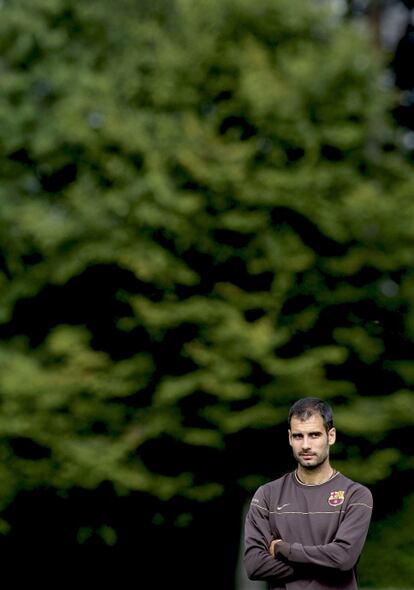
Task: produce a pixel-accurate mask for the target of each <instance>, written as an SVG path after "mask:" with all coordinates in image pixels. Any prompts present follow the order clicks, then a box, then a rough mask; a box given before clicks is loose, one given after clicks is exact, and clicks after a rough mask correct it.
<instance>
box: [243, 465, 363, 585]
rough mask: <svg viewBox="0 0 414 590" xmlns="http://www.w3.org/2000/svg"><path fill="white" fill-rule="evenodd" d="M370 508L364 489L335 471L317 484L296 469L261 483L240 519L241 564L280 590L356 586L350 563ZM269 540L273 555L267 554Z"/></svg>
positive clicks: (354, 560) (358, 547)
mask: <svg viewBox="0 0 414 590" xmlns="http://www.w3.org/2000/svg"><path fill="white" fill-rule="evenodd" d="M371 513H372V495H371V492H370V491H369V490H368V488H366V487H364V486H362V485H361V484H358V483H356V482H354V481H352V480H350V479H348V478H347V477H345V476H344V475H342V474H341V473H339V472H337V473H336V475H334V477H333V478H331V479H330V480H329V481H327V482H325V483H322V484H319V485H306V484H303V483H301V482H300V481H299V480H298V479H297V477H296V472H293V473H288V474H287V475H284V476H283V477H281V478H279V479H276V480H275V481H271V482H269V483H267V484H265V485H263V486H261V487H260V488H259V489H258V490H257V491H256V493H255V495H254V497H253V500H252V502H251V505H250V508H249V511H248V513H247V516H246V523H245V554H244V564H245V568H246V571H247V575H248V576H249V578H250V579H252V580H266V581H267V582H268V584H269V587H270V588H284V589H285V590H305V589H306V590H328V589H329V590H333V589H334V590H357V588H358V586H357V581H356V564H357V561H358V559H359V556H360V554H361V551H362V547H363V545H364V542H365V539H366V536H367V532H368V526H369V522H370V519H371ZM273 539H282V540H283V542H282V543H280V544H277V545H276V548H277V553H276V555H275V557H272V556H271V555H270V554H269V545H270V542H271V541H272V540H273Z"/></svg>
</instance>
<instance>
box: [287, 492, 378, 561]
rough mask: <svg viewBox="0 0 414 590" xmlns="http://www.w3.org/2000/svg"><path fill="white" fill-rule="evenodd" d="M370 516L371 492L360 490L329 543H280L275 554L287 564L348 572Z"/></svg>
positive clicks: (355, 556)
mask: <svg viewBox="0 0 414 590" xmlns="http://www.w3.org/2000/svg"><path fill="white" fill-rule="evenodd" d="M371 513H372V495H371V492H370V491H369V490H368V489H367V488H365V487H362V486H361V487H360V488H359V489H358V490H357V491H356V492H355V493H354V494H353V496H352V498H351V499H350V502H349V504H348V506H347V508H346V512H345V517H344V519H343V521H342V522H341V524H340V526H339V527H338V530H337V533H336V535H335V538H334V539H333V541H332V542H331V543H327V544H326V545H302V544H300V543H286V542H284V541H283V542H282V543H279V544H278V545H277V554H282V555H283V556H284V557H285V558H286V559H287V560H288V561H289V562H290V563H298V564H299V563H301V564H313V565H319V566H323V567H328V568H337V569H339V570H341V571H347V570H350V569H352V568H353V567H354V566H355V564H356V563H357V561H358V558H359V556H360V553H361V551H362V547H363V545H364V543H365V539H366V536H367V533H368V527H369V523H370V520H371Z"/></svg>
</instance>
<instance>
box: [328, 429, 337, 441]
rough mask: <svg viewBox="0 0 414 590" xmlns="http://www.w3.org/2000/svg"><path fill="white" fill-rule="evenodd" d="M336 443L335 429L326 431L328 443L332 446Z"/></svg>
mask: <svg viewBox="0 0 414 590" xmlns="http://www.w3.org/2000/svg"><path fill="white" fill-rule="evenodd" d="M335 441H336V428H331V429H330V430H328V443H329V444H330V445H333V444H334V442H335Z"/></svg>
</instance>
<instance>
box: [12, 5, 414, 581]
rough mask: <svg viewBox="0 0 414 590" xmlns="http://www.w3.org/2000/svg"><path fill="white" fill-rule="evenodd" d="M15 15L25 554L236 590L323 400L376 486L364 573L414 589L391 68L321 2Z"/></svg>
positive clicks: (18, 397)
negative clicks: (248, 517)
mask: <svg viewBox="0 0 414 590" xmlns="http://www.w3.org/2000/svg"><path fill="white" fill-rule="evenodd" d="M0 16H1V18H0V73H1V78H0V80H1V91H0V150H1V158H0V174H1V184H0V227H1V232H0V268H1V272H0V289H1V299H0V322H1V324H0V459H1V460H0V479H1V487H0V502H1V510H2V514H1V518H2V519H1V521H0V529H1V531H0V532H1V534H2V536H1V540H0V546H1V547H2V550H3V552H4V554H9V553H10V555H11V556H16V555H17V554H18V555H19V556H23V555H26V556H27V559H28V560H30V563H31V564H32V567H33V564H35V565H34V569H30V572H31V575H32V574H33V576H34V577H36V576H37V577H38V578H39V580H42V581H43V582H44V583H46V578H47V579H48V580H51V581H52V582H53V580H54V578H53V576H51V575H49V570H50V569H51V567H52V564H53V565H57V566H58V567H59V568H60V570H59V571H60V576H61V577H65V578H66V576H68V575H73V574H74V576H75V579H77V576H81V574H80V573H79V572H80V568H81V565H82V564H83V565H84V566H85V564H86V565H87V574H82V576H84V575H89V576H90V577H91V578H92V579H94V580H95V581H96V580H97V579H98V578H99V579H101V580H106V579H107V577H109V576H110V575H111V576H112V575H114V576H115V578H116V580H117V583H118V587H123V582H122V581H121V580H123V579H124V578H125V580H126V579H127V577H130V578H131V576H132V579H133V580H134V583H136V585H137V586H138V587H140V588H141V587H143V588H164V587H170V586H174V587H180V588H181V589H184V588H194V587H197V588H198V589H204V588H210V587H211V586H212V585H213V584H214V587H215V588H216V589H220V588H223V589H226V590H231V588H233V583H234V582H233V579H234V574H235V568H236V565H237V558H238V552H239V542H240V535H241V524H242V523H241V514H242V510H243V507H244V506H245V505H246V502H247V501H248V499H249V498H250V496H251V494H252V493H253V491H254V490H255V488H256V487H257V486H258V485H259V484H261V483H263V482H264V481H268V480H269V479H273V478H275V477H278V476H280V475H282V474H283V473H284V472H285V471H286V470H288V469H292V468H293V463H292V459H291V455H290V449H289V447H288V445H287V439H286V415H287V411H288V408H289V406H290V405H291V404H292V403H293V402H294V401H295V400H296V399H297V398H299V397H303V396H307V395H311V396H318V397H322V398H324V399H326V400H327V401H328V402H329V403H331V404H332V406H333V407H334V410H335V421H336V426H337V428H338V432H339V437H338V438H339V440H338V443H337V444H336V446H335V451H334V457H333V463H334V465H335V466H336V467H337V468H339V469H341V470H342V471H343V472H344V473H345V474H346V475H348V476H350V477H352V478H355V479H357V480H358V481H360V482H362V483H364V484H366V485H368V486H369V487H370V488H371V490H372V491H373V493H374V497H375V511H374V521H373V525H372V528H371V531H370V536H369V540H368V543H367V545H366V548H365V551H364V554H363V558H362V561H361V564H360V575H361V584H362V585H364V586H367V587H378V586H386V585H393V586H398V585H400V586H401V587H403V586H405V587H406V586H407V585H410V584H411V583H412V580H413V577H414V571H413V564H412V560H411V559H410V557H409V554H410V553H409V551H408V548H407V547H409V545H410V539H411V532H412V529H411V524H410V521H411V519H412V515H413V511H414V505H413V495H412V486H411V484H410V482H411V478H412V471H413V465H414V464H413V458H412V455H411V453H412V435H411V432H412V425H413V415H414V396H413V383H414V364H413V360H412V359H413V351H414V308H413V304H414V273H413V261H414V249H413V243H414V216H413V213H414V201H413V189H414V169H413V167H412V163H411V158H410V154H409V153H407V151H406V150H405V149H404V145H403V143H402V141H401V130H400V129H399V128H398V127H397V124H396V123H395V122H394V119H393V117H392V112H393V109H394V108H395V105H396V104H397V103H398V96H397V95H398V93H397V90H396V89H395V88H393V87H392V86H391V85H390V84H389V82H387V71H388V70H387V68H388V65H387V64H388V61H387V60H388V57H389V56H387V55H385V53H384V52H382V51H381V50H379V49H378V47H377V46H376V45H375V43H374V42H373V40H372V39H371V37H370V34H369V30H368V29H364V28H363V27H361V26H360V24H359V25H358V23H355V22H354V21H353V20H347V19H345V18H343V17H342V16H341V15H340V14H339V13H337V12H335V10H334V9H333V10H331V9H330V8H329V3H325V4H324V3H320V2H314V1H313V2H311V1H310V0H309V1H308V0H306V1H304V0H257V1H256V2H251V0H250V1H248V0H220V1H218V0H208V1H207V0H205V1H201V0H200V1H197V2H196V1H191V0H175V1H172V0H169V1H168V2H167V1H164V2H163V1H160V0H157V1H152V2H146V1H143V0H141V1H138V0H134V1H133V0H121V1H120V2H118V3H116V4H114V3H110V2H109V1H105V0H89V1H88V2H79V1H77V2H75V1H71V0H36V1H30V2H29V1H28V0H15V1H12V0H9V1H7V0H5V1H4V2H3V3H2V5H1V11H0ZM33 557H34V559H33ZM20 558H21V560H22V561H21V563H22V564H23V567H22V568H21V569H20V573H24V563H25V561H24V559H25V558H23V557H20ZM26 573H27V572H26ZM79 579H82V580H83V579H84V578H83V577H81V578H79ZM127 583H128V585H129V582H126V581H125V584H124V585H126V584H127Z"/></svg>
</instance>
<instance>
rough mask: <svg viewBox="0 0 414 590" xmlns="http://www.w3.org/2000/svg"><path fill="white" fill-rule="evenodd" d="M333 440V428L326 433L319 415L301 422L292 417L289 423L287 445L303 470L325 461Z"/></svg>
mask: <svg viewBox="0 0 414 590" xmlns="http://www.w3.org/2000/svg"><path fill="white" fill-rule="evenodd" d="M335 438H336V431H335V428H331V429H330V430H329V432H326V429H325V425H324V423H323V418H322V416H321V415H320V414H314V415H313V416H311V417H310V418H308V419H307V420H303V421H302V420H300V419H299V418H297V417H295V416H293V417H292V419H291V421H290V430H289V444H290V446H291V447H292V450H293V456H294V457H295V459H296V461H297V462H298V463H299V464H300V465H301V466H302V467H304V468H305V469H315V468H316V467H318V466H319V465H322V463H324V462H325V461H326V460H327V458H328V457H329V447H330V446H331V445H333V444H334V442H335Z"/></svg>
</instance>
